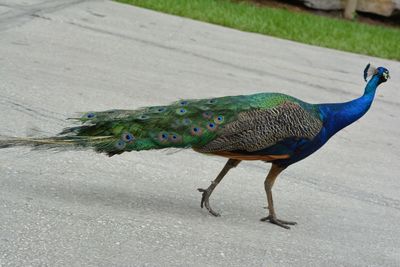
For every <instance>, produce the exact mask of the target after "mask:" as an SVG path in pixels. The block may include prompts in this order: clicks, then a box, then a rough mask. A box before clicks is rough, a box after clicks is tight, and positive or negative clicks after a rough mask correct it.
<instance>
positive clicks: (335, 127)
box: [320, 75, 379, 138]
mask: <svg viewBox="0 0 400 267" xmlns="http://www.w3.org/2000/svg"><path fill="white" fill-rule="evenodd" d="M378 85H379V77H378V76H377V75H375V76H373V77H372V79H371V80H370V81H369V82H368V84H367V86H366V87H365V91H364V94H363V95H362V96H361V97H359V98H357V99H354V100H352V101H350V102H346V103H339V104H321V105H320V110H321V112H322V115H323V119H324V126H325V129H326V130H327V135H328V136H327V137H328V138H330V137H331V136H332V135H334V134H335V133H337V132H338V131H340V130H341V129H343V128H344V127H346V126H348V125H350V124H351V123H353V122H355V121H356V120H358V119H359V118H361V117H362V116H363V115H364V114H365V113H367V111H368V110H369V108H370V106H371V104H372V101H373V100H374V96H375V91H376V88H377V87H378Z"/></svg>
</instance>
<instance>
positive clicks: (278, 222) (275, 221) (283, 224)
mask: <svg viewBox="0 0 400 267" xmlns="http://www.w3.org/2000/svg"><path fill="white" fill-rule="evenodd" d="M260 221H262V222H266V221H269V222H270V223H272V224H276V225H278V226H280V227H283V228H285V229H290V227H289V226H287V225H296V224H297V223H296V222H290V221H284V220H280V219H277V218H276V217H275V216H272V215H268V216H267V217H264V218H261V220H260Z"/></svg>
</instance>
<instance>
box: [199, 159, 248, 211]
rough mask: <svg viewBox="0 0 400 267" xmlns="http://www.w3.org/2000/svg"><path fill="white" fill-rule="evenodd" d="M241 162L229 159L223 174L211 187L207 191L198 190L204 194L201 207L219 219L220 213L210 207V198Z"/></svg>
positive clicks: (219, 175)
mask: <svg viewBox="0 0 400 267" xmlns="http://www.w3.org/2000/svg"><path fill="white" fill-rule="evenodd" d="M240 162H241V160H239V159H229V160H228V162H227V163H226V164H225V166H224V168H223V169H222V170H221V172H220V173H219V174H218V176H217V178H215V180H214V181H212V182H211V185H210V186H209V187H208V188H207V189H202V188H198V189H197V190H199V192H201V193H203V196H202V197H201V203H200V207H201V208H203V207H204V206H205V207H206V209H207V210H208V211H209V212H210V213H211V214H212V215H214V216H216V217H218V216H220V214H219V213H218V212H215V211H214V210H213V209H212V208H211V207H210V202H209V201H210V196H211V194H212V192H213V191H214V189H215V187H217V185H218V184H219V182H221V180H222V178H224V176H225V175H226V174H227V173H228V171H229V170H230V169H232V168H235V167H236V166H237V165H239V163H240Z"/></svg>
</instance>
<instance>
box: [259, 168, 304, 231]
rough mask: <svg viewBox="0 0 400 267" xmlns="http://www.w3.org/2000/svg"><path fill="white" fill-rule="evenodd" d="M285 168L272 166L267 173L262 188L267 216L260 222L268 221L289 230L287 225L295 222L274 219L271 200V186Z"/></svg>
mask: <svg viewBox="0 0 400 267" xmlns="http://www.w3.org/2000/svg"><path fill="white" fill-rule="evenodd" d="M284 169H285V168H282V167H279V166H278V165H275V164H272V167H271V170H270V171H269V173H268V175H267V178H265V182H264V188H265V192H266V193H267V200H268V211H269V215H268V216H267V217H264V218H262V219H261V221H269V222H270V223H273V224H276V225H279V226H281V227H283V228H285V229H290V227H289V226H287V225H295V224H297V223H296V222H289V221H284V220H280V219H278V218H276V214H275V210H274V201H273V200H272V186H273V185H274V183H275V180H276V178H277V177H278V175H279V174H280V173H281V172H282V171H283V170H284Z"/></svg>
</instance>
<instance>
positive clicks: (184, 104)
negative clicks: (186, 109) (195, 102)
mask: <svg viewBox="0 0 400 267" xmlns="http://www.w3.org/2000/svg"><path fill="white" fill-rule="evenodd" d="M188 104H189V101H187V100H182V101H179V105H181V106H187V105H188Z"/></svg>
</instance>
